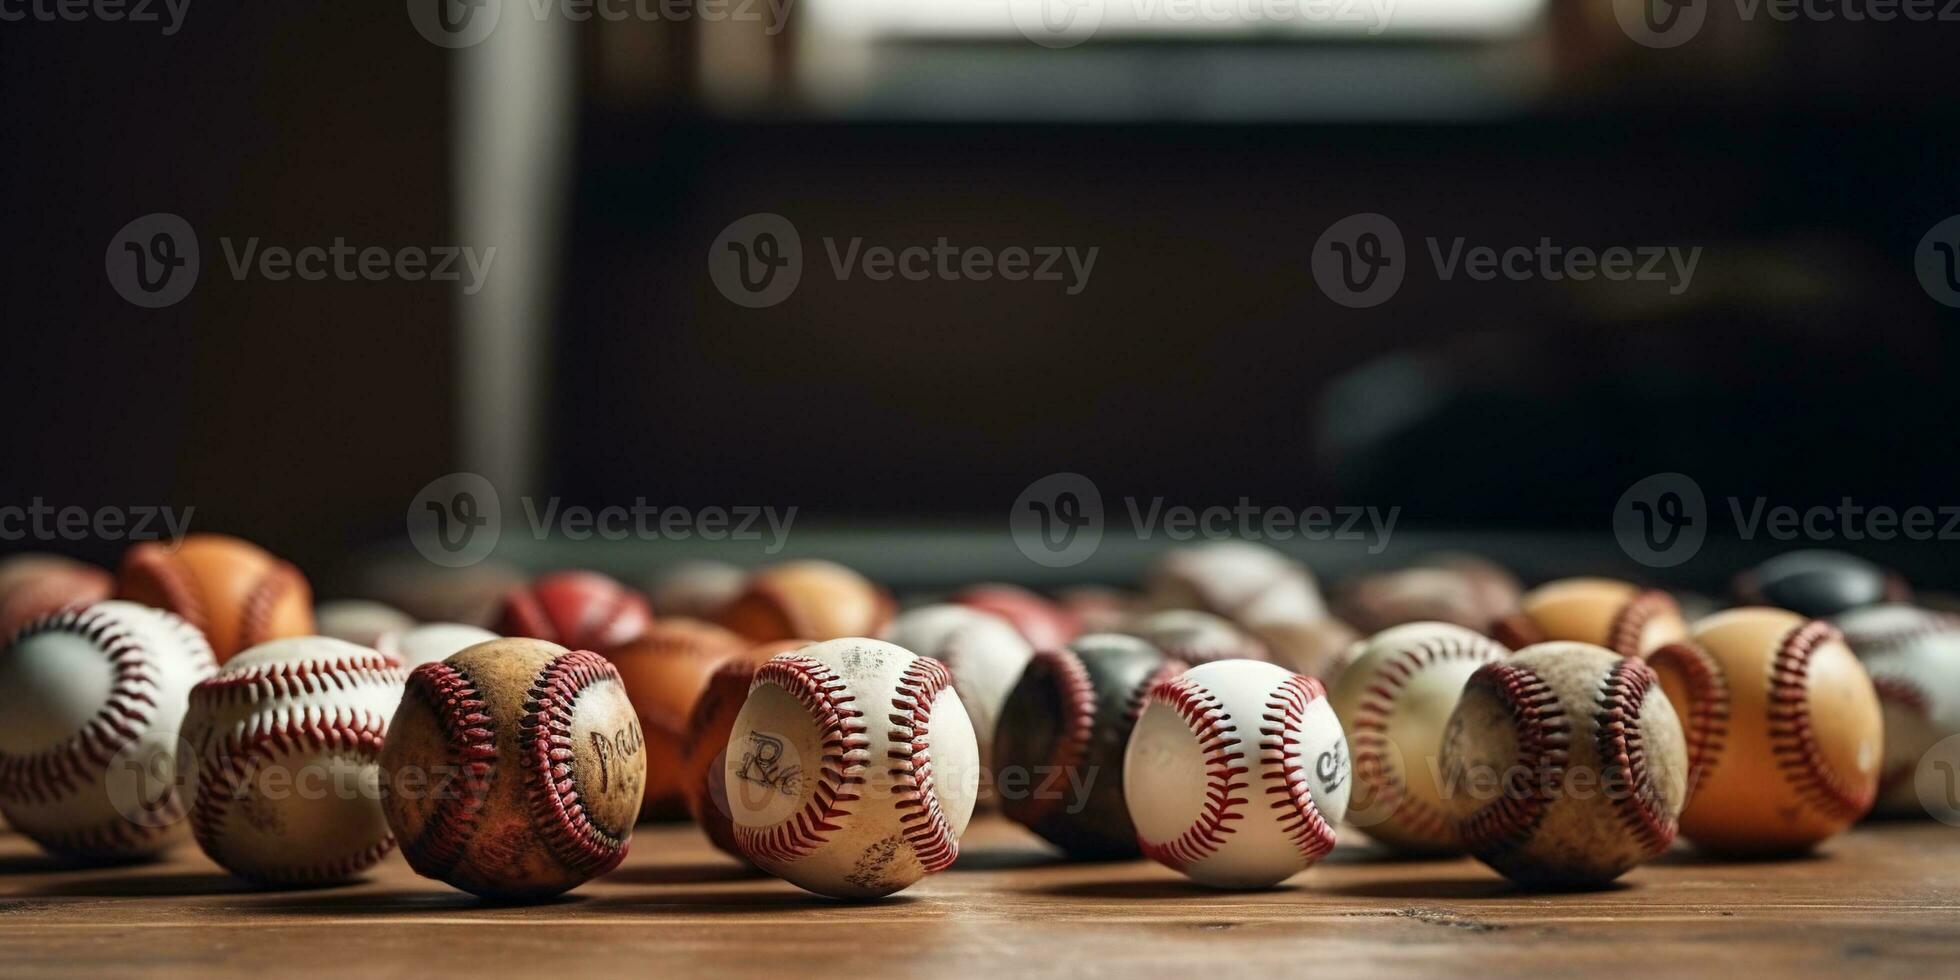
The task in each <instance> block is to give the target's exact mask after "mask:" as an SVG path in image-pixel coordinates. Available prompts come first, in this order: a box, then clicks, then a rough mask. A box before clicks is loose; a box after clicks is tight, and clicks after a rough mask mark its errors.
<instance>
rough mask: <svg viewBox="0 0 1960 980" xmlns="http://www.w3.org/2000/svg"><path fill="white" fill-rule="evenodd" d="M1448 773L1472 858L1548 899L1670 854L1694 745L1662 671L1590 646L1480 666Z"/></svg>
mask: <svg viewBox="0 0 1960 980" xmlns="http://www.w3.org/2000/svg"><path fill="white" fill-rule="evenodd" d="M1442 763H1443V766H1442V790H1443V797H1444V799H1445V800H1446V801H1447V802H1448V804H1449V806H1450V809H1451V811H1452V813H1453V814H1454V816H1455V817H1456V819H1457V821H1458V833H1459V834H1460V835H1461V836H1462V839H1463V842H1464V844H1465V846H1467V847H1468V848H1469V850H1470V853H1472V854H1474V855H1476V856H1477V859H1478V860H1480V861H1483V862H1484V863H1485V864H1488V865H1490V866H1491V867H1492V868H1494V869H1496V870H1497V871H1498V872H1499V873H1501V874H1503V875H1504V876H1505V877H1507V878H1510V879H1512V880H1513V881H1517V882H1519V883H1521V884H1525V885H1529V886H1532V887H1539V888H1579V887H1592V886H1597V885H1601V884H1604V883H1606V882H1609V881H1611V880H1613V879H1614V878H1617V877H1619V876H1620V875H1622V874H1625V873H1626V872H1627V871H1628V870H1630V869H1632V868H1633V867H1635V866H1636V865H1639V864H1640V863H1642V862H1644V861H1646V860H1648V859H1649V858H1652V857H1654V856H1655V855H1657V854H1660V853H1661V852H1662V851H1665V850H1667V847H1668V845H1669V844H1670V843H1672V842H1673V840H1674V833H1675V828H1676V820H1677V819H1678V817H1679V815H1680V813H1681V806H1682V803H1683V802H1684V801H1685V800H1686V799H1687V796H1688V752H1687V741H1686V738H1685V737H1684V736H1683V734H1682V731H1681V722H1680V720H1679V719H1678V718H1677V717H1676V716H1675V713H1674V706H1673V705H1672V704H1671V703H1670V702H1669V701H1668V698H1667V695H1666V693H1664V692H1663V691H1662V690H1661V686H1660V682H1659V680H1658V679H1657V678H1656V677H1655V676H1654V671H1653V670H1652V669H1651V668H1649V667H1648V666H1647V665H1646V664H1645V663H1643V662H1642V661H1640V660H1638V659H1635V658H1632V657H1621V656H1619V655H1618V654H1615V653H1614V652H1612V651H1611V650H1607V649H1605V648H1604V647H1597V646H1594V645H1592V644H1590V643H1575V642H1553V643H1540V644H1537V645H1535V646H1530V647H1526V648H1525V649H1523V650H1519V651H1518V652H1516V653H1514V654H1512V655H1511V656H1510V657H1507V658H1505V659H1503V660H1499V661H1495V662H1492V663H1489V664H1485V665H1484V666H1482V667H1479V668H1478V669H1477V671H1476V673H1474V674H1472V675H1471V676H1470V681H1469V683H1468V684H1467V685H1466V686H1465V688H1464V690H1463V696H1462V698H1461V699H1460V700H1459V701H1458V703H1457V706H1456V711H1455V712H1454V713H1453V714H1451V716H1450V720H1449V724H1448V727H1447V728H1446V730H1445V732H1444V736H1443V744H1442Z"/></svg>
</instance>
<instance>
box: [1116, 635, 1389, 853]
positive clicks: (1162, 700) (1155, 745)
mask: <svg viewBox="0 0 1960 980" xmlns="http://www.w3.org/2000/svg"><path fill="white" fill-rule="evenodd" d="M1350 783H1351V780H1350V779H1349V765H1348V758H1347V739H1346V738H1345V737H1344V736H1343V735H1342V733H1341V723H1340V721H1339V720H1337V719H1336V718H1335V717H1334V709H1333V708H1332V707H1331V706H1329V705H1328V703H1327V698H1326V696H1325V692H1324V691H1323V689H1322V688H1321V686H1320V682H1319V681H1316V680H1314V679H1312V678H1309V677H1303V676H1301V675H1299V674H1295V673H1293V672H1292V671H1290V670H1287V669H1286V668H1284V667H1281V666H1278V665H1277V664H1270V663H1264V662H1261V661H1254V660H1220V661H1217V662H1215V663H1209V664H1205V665H1203V666H1199V667H1193V668H1191V669H1190V670H1188V671H1186V672H1185V673H1184V674H1182V675H1180V676H1179V677H1176V678H1174V679H1172V680H1168V681H1164V682H1163V683H1160V684H1158V685H1157V688H1156V689H1155V690H1153V691H1152V692H1151V693H1150V698H1149V701H1148V703H1147V704H1146V705H1145V707H1144V709H1143V716H1142V717H1141V718H1138V719H1137V724H1136V729H1135V731H1134V732H1133V733H1132V734H1131V736H1130V746H1129V749H1128V751H1127V752H1125V754H1124V757H1123V795H1124V798H1125V800H1126V801H1127V802H1128V803H1129V807H1130V817H1131V819H1133V820H1134V821H1135V822H1136V826H1137V841H1138V843H1140V844H1141V845H1142V847H1143V851H1144V853H1145V854H1147V855H1149V856H1150V857H1151V858H1153V859H1155V860H1157V861H1158V862H1160V863H1162V864H1164V865H1165V866H1167V867H1170V868H1173V869H1175V870H1177V871H1181V872H1183V873H1184V874H1186V875H1188V876H1190V877H1191V878H1192V879H1193V880H1195V881H1199V882H1202V883H1204V884H1207V885H1214V886H1218V887H1221V888H1266V887H1270V886H1273V885H1277V884H1279V883H1280V882H1282V881H1285V880H1286V879H1288V878H1291V877H1293V876H1294V875H1295V874H1297V873H1299V872H1300V871H1303V870H1305V869H1306V868H1307V867H1309V866H1310V865H1312V864H1314V863H1315V862H1317V861H1319V860H1320V859H1321V858H1323V857H1325V856H1327V853H1328V852H1329V851H1331V850H1333V849H1334V824H1335V822H1336V821H1338V820H1339V819H1340V816H1341V814H1342V813H1344V812H1345V811H1346V810H1347V799H1348V790H1349V788H1350Z"/></svg>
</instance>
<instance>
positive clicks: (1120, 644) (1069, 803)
mask: <svg viewBox="0 0 1960 980" xmlns="http://www.w3.org/2000/svg"><path fill="white" fill-rule="evenodd" d="M1184 670H1185V665H1184V664H1183V663H1180V662H1178V661H1174V660H1169V659H1166V658H1165V657H1164V654H1163V652H1162V651H1160V650H1158V649H1157V648H1156V647H1154V646H1151V645H1150V644H1149V643H1147V642H1145V641H1143V640H1140V639H1137V638H1136V637H1134V636H1120V635H1117V634H1113V633H1091V634H1089V635H1087V636H1081V637H1077V638H1076V640H1075V642H1074V643H1071V644H1069V645H1068V646H1067V647H1065V648H1063V649H1060V650H1044V651H1042V652H1040V653H1037V654H1035V655H1034V658H1033V660H1031V661H1030V662H1029V663H1028V666H1027V670H1026V671H1024V672H1023V673H1022V675H1021V679H1020V681H1019V682H1018V683H1016V684H1015V685H1014V689H1013V691H1012V692H1010V693H1009V694H1008V696H1007V701H1006V704H1005V705H1004V706H1003V707H1002V709H1001V715H1000V724H999V726H998V731H997V733H996V735H995V736H994V752H993V758H994V765H995V769H994V773H995V781H996V785H997V787H998V791H999V795H1000V808H1001V812H1002V813H1004V814H1005V815H1006V816H1007V817H1008V818H1009V819H1011V820H1013V821H1015V822H1016V823H1019V824H1021V825H1022V826H1024V827H1027V828H1028V829H1029V830H1032V831H1034V832H1035V833H1037V834H1040V835H1041V836H1042V837H1043V838H1044V839H1046V840H1047V841H1048V842H1049V843H1051V844H1054V845H1055V846H1056V847H1059V848H1061V849H1062V850H1063V851H1065V852H1067V853H1068V855H1069V856H1070V857H1075V858H1083V859H1089V860H1105V859H1109V858H1132V857H1136V856H1137V855H1138V854H1139V853H1141V852H1140V851H1139V850H1138V848H1137V830H1136V824H1135V823H1134V822H1133V821H1131V819H1130V807H1129V804H1128V803H1127V802H1125V801H1124V799H1123V750H1124V749H1125V748H1127V747H1128V746H1129V744H1130V732H1131V730H1132V729H1133V728H1135V726H1136V721H1137V716H1138V715H1139V714H1141V713H1142V712H1143V705H1144V700H1145V698H1147V697H1148V696H1149V694H1150V691H1151V690H1152V689H1153V688H1155V687H1156V686H1157V685H1158V684H1159V683H1160V682H1162V681H1167V680H1169V679H1171V678H1173V677H1176V676H1177V675H1179V674H1181V673H1183V672H1184Z"/></svg>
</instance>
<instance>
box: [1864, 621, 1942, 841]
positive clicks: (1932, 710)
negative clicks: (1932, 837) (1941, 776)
mask: <svg viewBox="0 0 1960 980" xmlns="http://www.w3.org/2000/svg"><path fill="white" fill-rule="evenodd" d="M1832 625H1834V626H1836V627H1837V628H1838V629H1839V631H1841V632H1842V633H1843V634H1844V640H1845V642H1846V643H1848V644H1850V646H1851V652H1852V653H1855V654H1857V655H1858V660H1859V662H1860V663H1863V664H1864V665H1865V672H1866V673H1868V674H1870V675H1871V679H1872V687H1873V689H1874V690H1876V691H1877V692H1878V703H1879V712H1880V715H1881V716H1882V718H1883V722H1884V724H1883V726H1882V727H1883V728H1884V731H1885V756H1884V761H1883V762H1882V763H1881V765H1880V770H1879V777H1878V802H1877V804H1876V805H1875V806H1874V807H1873V811H1874V812H1876V813H1879V814H1883V815H1886V816H1907V815H1911V816H1924V815H1925V813H1926V811H1925V809H1924V808H1923V807H1922V806H1921V805H1920V800H1919V794H1918V792H1917V791H1916V789H1915V788H1914V775H1915V773H1916V771H1917V769H1918V767H1919V763H1920V760H1921V759H1923V758H1925V757H1926V754H1927V753H1928V752H1929V751H1931V750H1932V749H1933V747H1934V746H1935V745H1938V744H1939V743H1940V741H1941V740H1943V739H1946V738H1948V737H1951V736H1953V735H1960V617H1955V616H1953V615H1951V614H1945V613H1936V612H1928V611H1927V610H1924V609H1919V608H1916V607H1914V606H1907V605H1898V604H1890V605H1882V606H1868V607H1866V608H1863V609H1854V610H1852V611H1851V612H1848V613H1845V614H1843V615H1841V616H1839V617H1837V619H1835V620H1833V621H1832Z"/></svg>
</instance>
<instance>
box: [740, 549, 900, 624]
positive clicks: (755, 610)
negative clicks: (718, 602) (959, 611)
mask: <svg viewBox="0 0 1960 980" xmlns="http://www.w3.org/2000/svg"><path fill="white" fill-rule="evenodd" d="M892 609H893V603H892V600H891V597H890V596H888V595H886V594H885V592H884V590H883V589H880V588H879V587H878V586H876V585H874V584H872V582H871V581H870V580H869V579H867V578H865V577H864V576H862V575H859V574H858V573H856V572H854V571H851V570H850V569H848V568H845V567H844V566H842V565H839V564H837V563H835V562H828V561H790V562H784V563H782V564H780V565H772V566H770V567H768V568H764V569H761V570H759V571H757V572H756V573H755V574H754V575H751V576H750V577H749V581H748V584H747V585H746V586H745V587H744V588H743V590H742V594H741V595H740V596H738V597H736V599H735V601H733V602H731V603H729V605H728V608H726V609H724V610H722V614H721V619H720V622H721V625H723V626H725V627H727V628H729V629H731V630H734V631H735V632H737V633H740V634H741V635H742V636H744V637H746V638H747V639H748V640H749V641H750V642H752V643H768V642H770V641H772V640H794V639H797V638H799V637H802V638H807V639H812V640H831V639H836V638H838V637H845V636H877V635H878V634H879V633H882V632H884V629H885V627H886V625H888V624H889V623H890V622H891V618H892Z"/></svg>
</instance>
